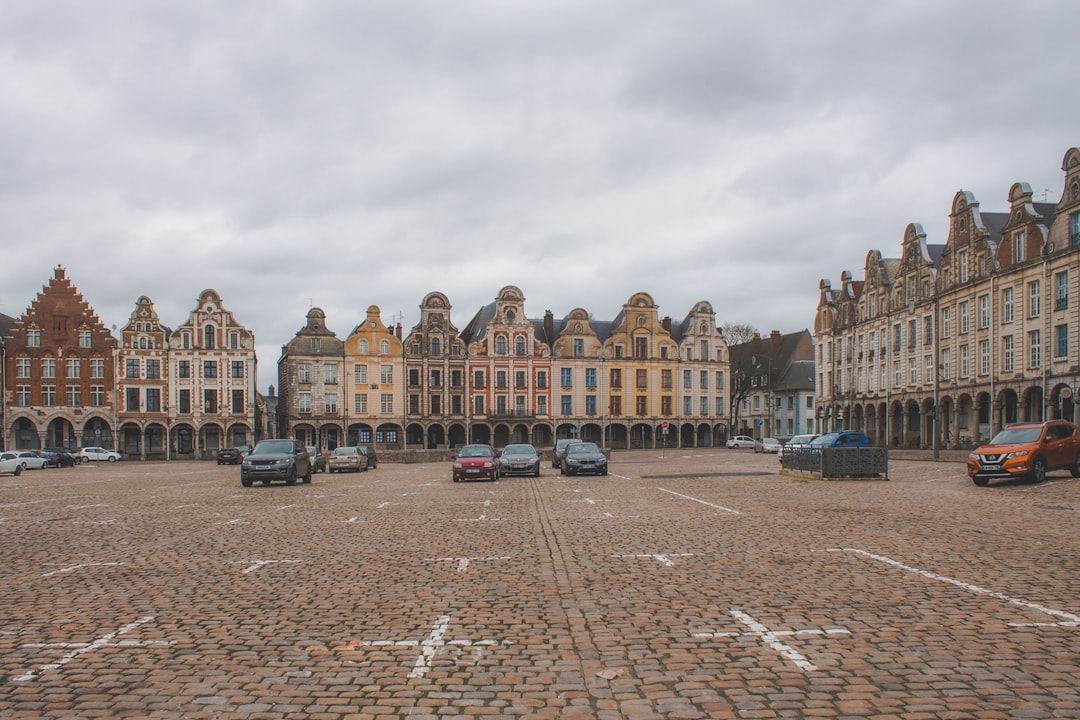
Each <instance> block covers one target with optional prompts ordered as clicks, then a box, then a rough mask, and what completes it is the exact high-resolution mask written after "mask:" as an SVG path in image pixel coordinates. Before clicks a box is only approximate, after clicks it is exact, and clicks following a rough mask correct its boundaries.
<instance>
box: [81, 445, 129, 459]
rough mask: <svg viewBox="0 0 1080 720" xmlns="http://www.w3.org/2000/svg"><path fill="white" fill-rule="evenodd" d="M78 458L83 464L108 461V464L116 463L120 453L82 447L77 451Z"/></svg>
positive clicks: (100, 448) (99, 448)
mask: <svg viewBox="0 0 1080 720" xmlns="http://www.w3.org/2000/svg"><path fill="white" fill-rule="evenodd" d="M79 457H80V458H82V461H83V462H87V461H89V460H108V461H109V462H116V461H117V460H119V459H120V453H118V452H114V451H113V450H106V449H105V448H103V447H84V448H83V449H82V450H80V451H79Z"/></svg>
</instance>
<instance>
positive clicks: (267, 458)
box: [240, 439, 311, 487]
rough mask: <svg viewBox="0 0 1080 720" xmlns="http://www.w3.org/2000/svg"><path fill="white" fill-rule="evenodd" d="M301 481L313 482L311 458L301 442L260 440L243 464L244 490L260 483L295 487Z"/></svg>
mask: <svg viewBox="0 0 1080 720" xmlns="http://www.w3.org/2000/svg"><path fill="white" fill-rule="evenodd" d="M298 478H299V479H302V480H303V481H304V482H305V483H309V482H311V456H310V455H308V451H307V448H305V447H304V444H303V443H301V442H299V441H297V440H284V439H274V440H260V441H259V442H258V443H256V445H255V449H254V450H252V451H251V454H250V455H248V456H247V457H245V458H244V461H243V462H242V463H240V484H241V485H243V486H244V487H251V484H252V483H253V482H254V481H256V480H262V483H263V485H269V484H270V483H271V482H273V481H274V480H284V481H285V484H286V485H295V484H296V480H297V479H298Z"/></svg>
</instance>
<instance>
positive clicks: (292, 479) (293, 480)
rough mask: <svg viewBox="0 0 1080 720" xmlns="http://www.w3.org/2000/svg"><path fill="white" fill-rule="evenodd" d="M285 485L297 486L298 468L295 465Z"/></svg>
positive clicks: (286, 477)
mask: <svg viewBox="0 0 1080 720" xmlns="http://www.w3.org/2000/svg"><path fill="white" fill-rule="evenodd" d="M285 484H286V485H295V484H296V466H295V465H294V466H292V467H291V468H290V469H289V474H288V475H286V476H285Z"/></svg>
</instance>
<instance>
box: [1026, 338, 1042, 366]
mask: <svg viewBox="0 0 1080 720" xmlns="http://www.w3.org/2000/svg"><path fill="white" fill-rule="evenodd" d="M1028 353H1029V355H1028V367H1033V368H1037V367H1042V331H1041V330H1032V331H1031V332H1029V333H1028Z"/></svg>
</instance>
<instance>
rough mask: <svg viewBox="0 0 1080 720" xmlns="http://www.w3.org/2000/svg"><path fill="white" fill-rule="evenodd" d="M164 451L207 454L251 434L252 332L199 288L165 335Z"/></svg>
mask: <svg viewBox="0 0 1080 720" xmlns="http://www.w3.org/2000/svg"><path fill="white" fill-rule="evenodd" d="M169 363H170V367H169V380H170V386H169V406H168V414H169V421H170V426H171V429H170V437H169V453H170V457H176V458H191V457H195V458H200V457H201V458H209V457H212V456H213V454H214V453H215V452H216V451H217V450H218V449H220V448H225V447H234V446H236V445H251V444H253V442H252V441H253V440H254V438H255V432H254V431H255V403H256V386H255V380H256V377H257V375H256V358H255V336H254V334H253V333H252V332H251V331H250V330H248V329H247V328H246V327H244V326H243V325H241V324H240V323H238V322H237V321H236V318H234V317H233V314H232V312H230V311H229V310H226V309H225V307H224V305H223V304H222V301H221V296H220V295H218V293H217V291H216V290H204V291H203V292H202V293H201V294H200V295H199V298H198V301H197V303H196V306H195V309H194V310H192V311H191V314H190V315H189V316H188V319H187V321H185V322H184V323H183V324H182V325H180V326H179V327H178V328H176V329H175V330H174V331H172V334H171V335H170V336H169Z"/></svg>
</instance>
